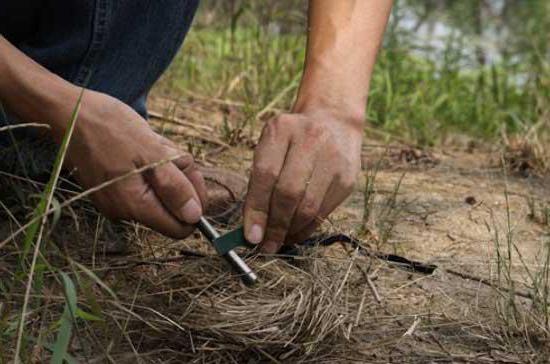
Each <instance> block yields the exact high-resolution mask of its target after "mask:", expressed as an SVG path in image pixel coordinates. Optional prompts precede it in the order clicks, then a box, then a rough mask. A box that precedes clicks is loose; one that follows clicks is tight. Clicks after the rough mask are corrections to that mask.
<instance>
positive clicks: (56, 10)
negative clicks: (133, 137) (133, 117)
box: [0, 0, 199, 175]
mask: <svg viewBox="0 0 550 364" xmlns="http://www.w3.org/2000/svg"><path fill="white" fill-rule="evenodd" d="M198 3H199V0H0V34H2V35H3V36H4V37H5V38H6V39H7V40H9V41H10V42H11V43H12V44H13V45H15V46H16V47H17V48H19V49H20V50H21V51H23V52H24V53H25V54H26V55H28V56H29V57H31V58H32V59H34V60H35V61H37V62H38V63H40V64H41V65H43V66H44V67H46V68H47V69H49V70H50V71H52V72H54V73H56V74H57V75H59V76H61V77H63V78H64V79H66V80H68V81H70V82H73V83H74V84H77V85H79V86H85V87H86V88H89V89H93V90H96V91H100V92H104V93H107V94H109V95H111V96H114V97H116V98H117V99H119V100H121V101H123V102H124V103H126V104H128V105H130V106H131V107H132V108H134V109H135V110H136V111H137V112H138V113H139V114H141V115H142V116H143V117H147V110H146V106H145V104H146V99H147V94H148V92H149V90H150V89H151V87H152V86H153V84H154V83H155V81H156V80H157V79H158V78H159V77H160V75H161V74H162V73H163V71H164V70H165V69H166V67H168V65H169V63H170V62H171V60H172V59H173V57H174V56H175V55H176V53H177V51H178V49H179V48H180V46H181V44H182V42H183V40H184V38H185V35H186V34H187V31H188V30H189V27H190V25H191V22H192V20H193V16H194V14H195V11H196V9H197V7H198ZM0 101H1V100H0ZM3 114H4V113H2V112H1V111H0V126H1V125H3V124H4V125H5V124H7V123H10V122H14V121H13V120H12V118H10V117H9V116H6V115H3ZM7 134H8V133H6V132H4V133H1V134H0V170H3V169H9V170H11V171H18V172H19V171H21V169H23V170H24V172H26V173H27V174H31V175H36V174H38V173H48V171H49V168H51V159H52V158H51V153H45V152H44V149H45V148H46V149H54V147H53V146H48V145H49V144H50V142H48V141H45V140H36V139H35V138H34V137H31V136H29V135H28V134H29V133H26V132H25V131H23V132H18V133H17V134H16V133H15V132H14V133H9V134H10V135H7ZM48 154H50V155H48ZM22 163H23V164H24V165H21V164H22ZM21 167H22V168H21Z"/></svg>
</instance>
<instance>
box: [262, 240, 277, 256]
mask: <svg viewBox="0 0 550 364" xmlns="http://www.w3.org/2000/svg"><path fill="white" fill-rule="evenodd" d="M262 250H263V251H264V252H265V253H267V254H275V253H277V251H278V250H279V244H277V243H276V242H274V241H266V242H265V243H264V245H262Z"/></svg>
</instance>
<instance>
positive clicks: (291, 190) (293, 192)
mask: <svg viewBox="0 0 550 364" xmlns="http://www.w3.org/2000/svg"><path fill="white" fill-rule="evenodd" d="M303 192H304V189H303V188H302V187H299V185H298V184H296V183H285V184H279V185H277V186H276V187H275V194H276V198H278V199H281V200H282V201H283V202H292V201H295V200H296V199H297V198H299V197H300V196H301V195H302V193H303Z"/></svg>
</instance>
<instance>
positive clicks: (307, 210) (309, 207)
mask: <svg viewBox="0 0 550 364" xmlns="http://www.w3.org/2000/svg"><path fill="white" fill-rule="evenodd" d="M318 211H319V204H318V203H317V201H316V200H315V199H313V198H310V197H308V198H305V199H304V202H303V205H302V208H301V210H300V212H299V216H300V217H301V218H302V219H304V220H306V219H307V220H311V219H313V218H315V217H316V216H317V213H318Z"/></svg>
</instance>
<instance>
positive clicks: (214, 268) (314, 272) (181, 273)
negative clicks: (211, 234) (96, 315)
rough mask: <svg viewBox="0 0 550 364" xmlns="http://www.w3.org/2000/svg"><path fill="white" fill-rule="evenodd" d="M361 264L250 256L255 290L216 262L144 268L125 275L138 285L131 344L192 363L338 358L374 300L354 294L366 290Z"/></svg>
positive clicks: (360, 261)
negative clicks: (167, 351) (256, 278)
mask: <svg viewBox="0 0 550 364" xmlns="http://www.w3.org/2000/svg"><path fill="white" fill-rule="evenodd" d="M366 259H369V258H367V257H357V256H355V255H354V256H353V257H349V258H345V259H344V258H322V257H320V256H319V255H317V256H308V257H301V258H299V260H295V261H294V262H289V261H285V260H281V259H277V260H270V259H268V260H265V259H263V258H254V259H252V261H251V262H250V263H251V265H252V266H253V267H254V269H256V271H257V272H258V274H259V276H260V279H261V284H259V285H258V286H257V287H255V288H252V289H250V288H246V287H244V286H243V285H242V284H241V283H240V281H239V280H238V278H237V277H235V276H234V275H232V274H230V273H228V272H227V271H226V269H225V268H226V267H225V266H224V265H223V261H222V260H221V259H219V258H218V257H211V256H207V257H204V258H198V259H194V260H189V261H186V262H185V263H184V264H177V265H175V264H170V265H162V266H155V265H154V266H147V267H144V269H142V270H140V271H136V272H135V273H134V274H133V276H132V277H131V278H130V279H131V280H133V281H139V282H142V283H141V289H140V296H139V297H137V299H136V301H135V303H134V304H133V306H132V307H128V308H129V309H131V310H132V311H133V313H134V314H133V315H132V317H130V327H132V329H131V330H129V332H130V336H129V338H130V341H131V342H132V343H146V347H141V348H140V352H142V353H143V352H148V351H150V350H154V349H156V348H159V347H163V348H165V349H168V348H170V349H171V350H173V351H174V352H179V353H180V354H179V356H180V359H183V358H185V359H186V360H189V361H191V360H200V361H206V362H212V361H228V362H230V361H232V362H238V363H242V362H246V361H247V360H250V359H252V358H256V359H257V360H268V361H270V360H274V361H277V360H279V361H284V360H290V359H292V361H304V362H305V361H314V360H315V361H317V360H321V359H323V358H325V359H327V358H333V360H334V359H337V358H338V357H339V355H338V353H337V352H336V351H338V348H340V349H341V348H342V347H343V346H348V345H346V343H348V342H349V339H350V337H351V336H353V335H354V331H355V330H356V329H357V327H358V325H359V323H360V316H361V312H362V310H363V309H365V308H366V306H367V305H366V304H367V303H368V302H370V301H372V300H373V299H372V298H371V297H366V296H365V295H360V294H357V292H364V291H365V289H366V288H367V287H368V283H367V280H366V279H365V277H364V276H363V274H362V273H361V272H362V271H361V270H360V269H358V267H357V266H358V265H363V266H364V265H365V264H366V262H365V260H366ZM347 349H348V352H347V354H348V355H349V354H350V351H349V347H348V348H347ZM340 354H341V353H340ZM170 357H171V358H174V356H173V354H171V356H170Z"/></svg>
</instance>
